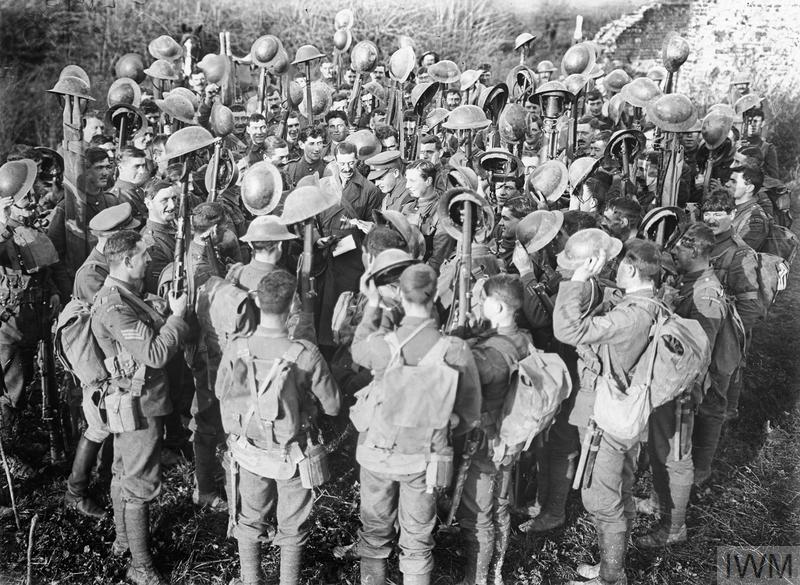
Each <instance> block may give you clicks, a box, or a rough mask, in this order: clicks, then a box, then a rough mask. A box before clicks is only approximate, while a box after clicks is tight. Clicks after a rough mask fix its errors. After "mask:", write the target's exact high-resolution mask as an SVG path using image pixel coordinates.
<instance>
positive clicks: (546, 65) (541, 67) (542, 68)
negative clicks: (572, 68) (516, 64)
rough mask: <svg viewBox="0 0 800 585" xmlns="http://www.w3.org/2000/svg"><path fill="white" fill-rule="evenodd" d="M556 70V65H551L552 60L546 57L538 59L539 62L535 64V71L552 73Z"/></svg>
mask: <svg viewBox="0 0 800 585" xmlns="http://www.w3.org/2000/svg"><path fill="white" fill-rule="evenodd" d="M556 70H557V69H556V66H555V65H553V62H552V61H548V60H547V59H545V60H543V61H539V64H538V65H536V73H552V72H553V71H556Z"/></svg>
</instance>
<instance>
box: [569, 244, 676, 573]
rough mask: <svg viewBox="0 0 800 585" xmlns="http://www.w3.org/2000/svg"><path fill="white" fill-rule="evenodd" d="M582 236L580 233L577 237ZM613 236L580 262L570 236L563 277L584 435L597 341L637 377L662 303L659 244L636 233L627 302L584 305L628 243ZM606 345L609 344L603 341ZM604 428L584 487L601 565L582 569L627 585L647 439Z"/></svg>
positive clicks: (624, 267) (620, 278) (626, 264)
mask: <svg viewBox="0 0 800 585" xmlns="http://www.w3.org/2000/svg"><path fill="white" fill-rule="evenodd" d="M579 235H580V232H578V234H576V235H574V236H572V238H576V237H578V236H579ZM602 235H605V234H602ZM572 238H570V239H572ZM606 238H607V239H606ZM606 238H603V237H602V236H601V235H598V240H599V242H598V243H597V244H595V253H594V254H593V255H592V256H591V257H589V258H587V259H586V260H584V261H583V262H582V263H580V265H576V264H577V262H576V260H575V259H573V258H571V256H572V254H571V250H572V248H571V246H570V244H569V241H568V242H567V246H566V248H565V250H564V252H562V254H561V255H559V266H561V265H563V266H564V267H565V268H567V269H572V270H574V273H573V275H572V278H571V279H570V280H569V281H564V282H562V283H561V287H560V289H559V293H558V296H557V298H556V305H555V311H554V313H553V331H554V333H555V336H556V338H557V339H558V340H559V341H562V342H563V343H568V344H570V345H574V346H575V347H576V348H577V351H578V355H579V356H582V357H581V361H582V364H581V365H580V367H581V369H582V370H583V373H582V376H581V388H580V390H579V392H578V395H577V397H576V401H575V407H574V409H573V411H572V417H571V419H570V420H575V421H576V422H577V424H578V427H579V429H580V432H581V435H582V436H583V435H585V433H587V432H588V427H589V426H590V419H591V416H592V413H593V411H594V401H595V387H596V384H597V381H598V375H597V374H595V375H594V376H593V378H594V380H591V381H590V379H591V377H592V376H588V375H587V374H589V373H590V372H588V371H587V368H589V367H592V365H593V363H594V361H595V359H596V355H595V356H594V357H588V359H587V358H586V357H583V356H586V355H587V354H589V356H592V354H594V353H595V350H594V349H592V347H590V345H593V346H594V347H597V345H601V346H602V345H607V346H608V351H609V354H610V357H609V360H608V361H609V362H610V363H609V366H610V367H611V371H612V372H614V374H615V376H619V377H620V378H621V379H629V376H630V374H631V372H632V371H633V368H634V366H635V365H636V363H637V362H638V360H639V357H640V356H641V355H642V353H643V352H644V351H645V349H646V348H647V344H648V334H649V332H650V328H651V327H652V325H653V322H654V321H655V313H656V310H657V306H656V304H655V303H651V302H647V300H650V299H653V298H654V296H655V283H656V282H658V278H659V274H660V271H661V255H660V252H659V249H658V246H657V245H656V244H654V243H652V242H647V241H643V240H632V241H630V242H628V243H627V245H626V251H625V255H624V258H623V260H622V262H621V263H620V266H619V269H618V271H617V286H618V287H619V288H621V289H622V290H624V291H625V296H624V299H625V300H626V302H625V303H623V304H621V305H620V306H615V307H613V308H611V309H610V310H608V311H607V312H605V314H597V315H596V314H589V313H586V312H585V306H584V305H585V304H586V303H587V302H588V301H589V296H588V295H589V292H590V285H589V284H587V283H588V281H589V280H590V279H591V278H593V277H596V276H598V275H599V274H600V272H601V271H602V270H603V266H604V265H605V262H606V259H607V258H613V257H616V255H617V253H618V252H619V250H620V248H621V242H620V241H619V240H617V239H615V238H610V237H607V236H606ZM639 299H642V300H639ZM644 299H647V300H644ZM643 300H644V302H643ZM599 351H603V349H602V347H601V348H600V350H599ZM595 371H598V370H595ZM579 419H580V420H579ZM601 432H602V435H601V439H600V444H599V451H598V452H597V459H596V462H595V464H594V470H593V475H592V481H591V485H590V487H589V488H584V489H583V491H582V494H581V495H582V498H583V505H584V507H585V508H586V510H587V511H588V512H589V513H590V514H592V515H593V516H594V521H595V527H596V529H597V538H598V541H599V549H600V564H599V565H596V566H585V565H582V566H579V567H578V574H579V575H581V576H582V577H585V578H588V579H591V580H590V581H588V582H586V583H588V584H589V585H609V584H617V585H622V584H624V583H627V579H626V576H625V552H626V549H627V544H628V535H629V532H630V530H631V528H632V526H633V520H634V519H635V517H636V505H635V503H634V500H633V483H634V480H635V477H634V471H635V469H636V457H637V455H638V448H639V440H638V438H635V439H621V438H619V437H615V436H614V435H613V434H611V433H610V432H608V430H606V429H602V431H601ZM571 583H577V582H571Z"/></svg>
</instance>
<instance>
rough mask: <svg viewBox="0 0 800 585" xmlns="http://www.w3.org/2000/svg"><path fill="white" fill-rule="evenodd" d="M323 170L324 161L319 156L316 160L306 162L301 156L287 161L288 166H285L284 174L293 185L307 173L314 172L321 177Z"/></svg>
mask: <svg viewBox="0 0 800 585" xmlns="http://www.w3.org/2000/svg"><path fill="white" fill-rule="evenodd" d="M324 172H325V161H324V160H322V157H321V156H320V158H319V160H318V161H316V162H313V163H310V162H308V161H307V160H306V157H305V156H301V157H300V159H299V160H297V161H295V162H292V163H289V166H288V167H286V175H287V176H288V177H289V180H290V181H291V182H292V184H293V185H297V182H298V181H299V180H300V179H302V178H303V177H308V176H309V175H314V174H316V175H317V177H318V178H320V179H321V178H322V174H323V173H324Z"/></svg>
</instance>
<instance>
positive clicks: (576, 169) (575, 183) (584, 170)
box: [569, 156, 600, 193]
mask: <svg viewBox="0 0 800 585" xmlns="http://www.w3.org/2000/svg"><path fill="white" fill-rule="evenodd" d="M599 164H600V159H597V158H594V157H591V156H582V157H580V158H576V159H575V160H574V161H572V164H571V165H569V184H570V188H571V190H572V192H573V193H574V192H575V190H576V189H577V188H578V187H580V186H581V185H583V183H584V182H585V181H586V179H588V178H589V176H590V175H591V174H592V173H593V172H594V171H595V170H596V169H597V167H598V165H599Z"/></svg>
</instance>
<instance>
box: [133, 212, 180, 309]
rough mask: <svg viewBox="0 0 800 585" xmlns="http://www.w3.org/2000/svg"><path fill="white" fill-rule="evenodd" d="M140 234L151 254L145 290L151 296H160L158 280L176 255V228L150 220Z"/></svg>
mask: <svg viewBox="0 0 800 585" xmlns="http://www.w3.org/2000/svg"><path fill="white" fill-rule="evenodd" d="M140 233H141V234H142V238H143V239H144V243H145V245H146V246H147V252H148V254H150V264H148V266H147V274H146V276H145V280H144V283H145V290H146V291H147V292H149V293H150V294H158V279H159V277H160V276H161V272H162V271H163V270H164V268H165V267H166V266H167V264H169V263H170V262H172V261H173V256H174V254H175V227H174V226H172V225H170V224H164V223H158V222H155V221H153V220H152V219H148V220H147V223H146V224H145V225H144V227H143V228H142V230H141V232H140Z"/></svg>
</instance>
